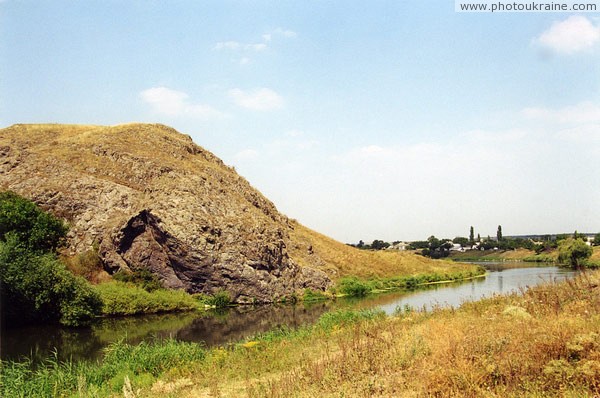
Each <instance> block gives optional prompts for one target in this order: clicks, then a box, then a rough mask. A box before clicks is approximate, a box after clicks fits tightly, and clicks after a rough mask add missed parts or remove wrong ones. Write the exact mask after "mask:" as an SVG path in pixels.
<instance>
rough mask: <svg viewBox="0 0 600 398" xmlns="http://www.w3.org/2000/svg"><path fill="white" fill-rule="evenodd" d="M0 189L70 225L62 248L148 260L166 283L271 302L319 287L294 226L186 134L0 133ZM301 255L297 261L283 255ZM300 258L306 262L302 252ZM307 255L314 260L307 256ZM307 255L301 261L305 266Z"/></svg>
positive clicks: (121, 265)
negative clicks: (292, 250) (66, 244)
mask: <svg viewBox="0 0 600 398" xmlns="http://www.w3.org/2000/svg"><path fill="white" fill-rule="evenodd" d="M0 189H2V190H12V191H15V192H17V193H18V194H21V195H23V196H25V197H27V198H29V199H31V200H33V201H35V202H36V203H38V204H39V205H40V206H41V207H42V208H44V209H45V210H48V211H51V212H52V213H53V214H55V215H56V216H58V217H62V218H64V219H65V220H66V221H67V222H68V223H69V225H70V231H69V236H68V238H69V240H68V242H69V246H68V249H67V250H68V251H69V252H70V254H75V253H81V252H84V251H86V250H89V249H90V248H92V247H96V248H97V249H98V252H99V255H100V257H101V259H102V261H103V264H104V266H105V269H106V270H107V271H108V272H109V273H114V272H117V271H119V270H122V269H125V270H126V269H130V270H137V269H142V268H145V269H148V270H150V271H152V272H153V273H155V274H156V275H158V277H159V279H160V281H161V283H162V284H163V285H164V286H165V287H168V288H176V289H185V290H186V291H188V292H192V293H195V292H202V293H209V294H210V293H214V292H215V291H217V290H220V289H225V290H227V291H228V292H229V293H230V294H231V295H232V296H233V297H234V299H235V300H236V301H237V302H271V301H273V300H276V299H280V298H282V297H283V296H287V295H290V294H293V293H297V292H300V291H302V290H304V289H305V288H311V289H316V290H323V289H325V288H327V287H328V286H329V285H330V284H331V279H330V276H331V275H327V273H326V272H324V271H323V270H322V269H319V267H318V266H315V267H312V266H310V264H312V263H314V264H320V263H322V262H323V261H322V260H321V259H320V258H319V256H318V253H314V252H313V248H312V246H311V245H310V244H309V243H307V242H305V241H302V242H299V241H297V240H295V238H294V234H293V231H294V228H297V227H300V226H299V224H297V223H295V222H293V221H291V220H289V219H288V218H287V217H285V216H284V215H282V214H280V213H279V212H278V211H277V209H276V208H275V206H274V205H273V204H272V203H271V202H270V201H269V200H267V199H266V198H265V197H264V196H263V195H262V194H260V192H258V191H257V190H255V189H254V188H252V187H251V186H250V184H249V183H248V182H247V181H246V180H245V179H244V178H242V177H240V176H239V175H238V174H237V173H236V172H235V170H234V169H233V168H231V167H228V166H226V165H224V164H223V162H222V161H221V160H219V159H218V158H217V157H216V156H214V155H213V154H212V153H210V152H208V151H206V150H205V149H203V148H201V147H200V146H198V145H196V144H194V143H193V142H192V140H191V138H190V137H189V136H186V135H183V134H180V133H178V132H176V131H175V130H173V129H171V128H169V127H166V126H163V125H148V124H129V125H119V126H114V127H103V126H79V125H77V126H75V125H14V126H11V127H8V128H5V129H2V130H0ZM289 247H293V248H294V252H302V253H303V260H302V265H300V264H299V262H298V261H295V260H294V259H293V258H292V257H291V256H290V253H289V252H288V248H289ZM307 258H308V259H309V260H306V259H307ZM313 260H314V261H313ZM307 261H308V266H307Z"/></svg>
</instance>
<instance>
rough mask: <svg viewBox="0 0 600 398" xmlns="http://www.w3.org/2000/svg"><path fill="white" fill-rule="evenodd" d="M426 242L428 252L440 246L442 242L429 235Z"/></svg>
mask: <svg viewBox="0 0 600 398" xmlns="http://www.w3.org/2000/svg"><path fill="white" fill-rule="evenodd" d="M427 241H428V242H429V249H430V250H435V249H437V248H438V247H440V246H441V245H442V242H441V241H440V240H439V239H438V238H436V237H435V236H433V235H431V236H430V237H429V238H427Z"/></svg>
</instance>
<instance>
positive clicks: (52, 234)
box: [0, 192, 68, 251]
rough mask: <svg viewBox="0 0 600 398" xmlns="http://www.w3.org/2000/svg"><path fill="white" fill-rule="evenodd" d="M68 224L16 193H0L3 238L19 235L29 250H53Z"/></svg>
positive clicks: (65, 232) (62, 239)
mask: <svg viewBox="0 0 600 398" xmlns="http://www.w3.org/2000/svg"><path fill="white" fill-rule="evenodd" d="M67 230H68V228H67V226H66V225H65V224H64V223H63V222H62V221H61V220H59V219H57V218H56V217H54V216H52V215H51V214H49V213H46V212H44V211H43V210H42V209H40V208H39V207H38V206H37V205H36V204H35V203H33V202H31V201H29V200H27V199H25V198H23V197H21V196H19V195H17V194H16V193H14V192H0V240H2V241H4V240H6V234H8V233H12V234H14V235H16V237H17V238H18V240H19V241H20V242H22V243H24V244H25V245H26V246H27V247H28V248H29V249H30V250H35V251H52V250H54V249H56V248H57V247H58V246H60V245H61V244H62V242H63V241H64V238H65V236H66V234H67Z"/></svg>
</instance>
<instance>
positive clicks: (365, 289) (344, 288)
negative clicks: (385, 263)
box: [339, 278, 372, 297]
mask: <svg viewBox="0 0 600 398" xmlns="http://www.w3.org/2000/svg"><path fill="white" fill-rule="evenodd" d="M371 290H372V288H371V286H370V285H369V283H368V282H364V281H360V280H358V279H357V278H343V279H342V280H340V283H339V291H340V292H342V293H343V294H347V295H348V296H357V297H362V296H366V295H367V294H369V293H370V292H371Z"/></svg>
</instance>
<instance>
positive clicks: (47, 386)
mask: <svg viewBox="0 0 600 398" xmlns="http://www.w3.org/2000/svg"><path fill="white" fill-rule="evenodd" d="M599 296H600V272H598V271H595V272H587V273H585V274H582V275H581V276H580V277H578V278H576V279H575V280H571V281H568V282H565V283H561V284H546V285H542V286H538V287H535V288H532V289H529V290H527V291H526V292H524V293H523V294H520V295H518V294H511V295H507V296H497V297H494V298H491V299H486V300H482V301H479V302H474V303H468V304H465V305H463V306H462V307H461V308H460V309H458V310H454V309H445V310H441V309H438V310H434V311H432V312H428V313H420V312H412V311H411V310H410V309H405V310H402V311H400V312H399V313H398V314H397V315H396V316H393V317H385V316H384V315H383V314H382V313H380V312H373V311H338V312H334V313H329V314H326V315H324V316H323V317H321V319H320V320H319V322H317V324H315V325H313V326H307V327H303V328H300V329H297V330H288V329H284V330H279V331H274V332H269V333H265V334H262V335H258V336H255V337H254V338H252V339H248V340H246V341H244V342H240V343H238V344H232V345H229V346H227V347H221V348H213V349H204V348H203V347H202V346H199V345H196V344H190V343H177V342H174V341H169V340H167V341H165V342H162V343H155V344H143V345H141V346H135V347H134V346H129V345H127V344H124V343H117V344H114V345H113V346H112V347H111V348H110V349H109V350H108V351H107V354H106V357H105V358H104V360H103V361H101V362H94V363H77V364H73V363H70V364H69V363H67V364H59V363H56V362H52V361H50V362H49V363H48V364H47V367H46V368H45V369H38V370H28V368H27V366H26V364H15V363H3V366H2V373H3V377H2V382H1V383H2V386H1V389H0V392H1V394H2V396H15V397H19V396H28V397H29V396H58V395H61V394H62V395H67V396H69V395H76V396H82V397H86V396H111V395H120V394H123V392H124V391H125V392H126V394H125V395H126V396H144V397H145V396H149V397H153V396H155V397H159V396H160V397H164V396H167V397H168V396H171V397H175V396H177V397H197V396H224V397H227V396H229V397H233V396H250V397H262V396H274V397H288V396H297V397H310V396H341V395H343V396H352V397H354V396H406V395H410V396H420V395H428V394H429V395H431V394H433V395H439V396H508V397H511V396H513V397H517V396H519V397H520V396H593V395H594V394H598V393H600V381H599V380H600V338H599V336H600V301H599V300H598V297H599ZM541 336H542V337H543V338H540V337H541Z"/></svg>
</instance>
